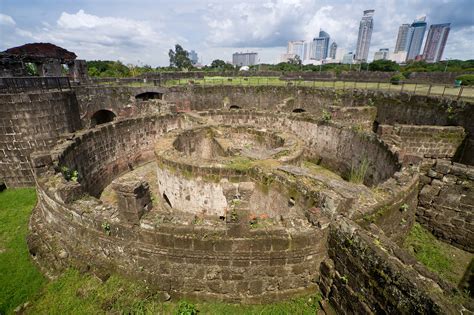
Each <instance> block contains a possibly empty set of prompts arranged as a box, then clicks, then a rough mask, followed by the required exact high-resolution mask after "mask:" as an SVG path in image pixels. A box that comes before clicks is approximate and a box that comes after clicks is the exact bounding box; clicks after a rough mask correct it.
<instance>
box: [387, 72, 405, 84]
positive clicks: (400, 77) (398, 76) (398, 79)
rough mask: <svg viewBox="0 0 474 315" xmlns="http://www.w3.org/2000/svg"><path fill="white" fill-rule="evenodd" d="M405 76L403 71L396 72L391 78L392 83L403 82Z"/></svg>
mask: <svg viewBox="0 0 474 315" xmlns="http://www.w3.org/2000/svg"><path fill="white" fill-rule="evenodd" d="M405 79H406V78H405V76H404V75H403V74H401V73H398V74H395V75H393V76H392V77H391V78H390V83H392V84H399V83H400V82H403V80H405Z"/></svg>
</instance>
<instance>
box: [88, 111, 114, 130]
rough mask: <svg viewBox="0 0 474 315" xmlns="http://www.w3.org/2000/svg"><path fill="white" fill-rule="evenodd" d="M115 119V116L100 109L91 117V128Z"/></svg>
mask: <svg viewBox="0 0 474 315" xmlns="http://www.w3.org/2000/svg"><path fill="white" fill-rule="evenodd" d="M114 119H115V114H114V113H113V112H112V111H110V110H106V109H101V110H99V111H97V112H95V113H94V115H92V117H91V127H95V126H97V125H101V124H105V123H108V122H111V121H113V120H114Z"/></svg>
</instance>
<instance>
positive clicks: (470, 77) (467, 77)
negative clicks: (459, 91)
mask: <svg viewBox="0 0 474 315" xmlns="http://www.w3.org/2000/svg"><path fill="white" fill-rule="evenodd" d="M456 80H461V81H462V82H461V85H474V74H463V75H459V76H457V77H456Z"/></svg>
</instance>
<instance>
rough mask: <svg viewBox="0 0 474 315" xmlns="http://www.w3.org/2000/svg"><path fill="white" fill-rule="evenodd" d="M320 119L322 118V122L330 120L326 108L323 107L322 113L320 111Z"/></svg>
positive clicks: (330, 117)
mask: <svg viewBox="0 0 474 315" xmlns="http://www.w3.org/2000/svg"><path fill="white" fill-rule="evenodd" d="M321 119H322V120H323V121H324V122H326V123H328V122H330V121H331V119H332V116H331V113H330V112H328V111H327V110H325V109H323V113H322V115H321Z"/></svg>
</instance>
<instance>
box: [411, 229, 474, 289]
mask: <svg viewBox="0 0 474 315" xmlns="http://www.w3.org/2000/svg"><path fill="white" fill-rule="evenodd" d="M405 247H406V248H407V249H408V250H409V251H411V252H412V253H413V254H414V256H415V257H416V258H417V259H418V261H420V262H421V263H422V264H424V265H425V266H426V267H427V268H428V269H429V270H431V271H433V272H435V273H437V274H439V275H440V276H441V277H442V278H444V279H445V280H447V281H449V282H451V283H453V284H455V285H457V284H458V283H459V282H460V281H461V279H462V277H463V275H464V272H465V271H466V270H467V267H468V266H469V263H470V262H471V259H473V258H474V254H471V253H468V252H465V251H463V250H461V249H458V248H456V247H454V246H452V245H449V244H447V243H444V242H441V241H439V240H438V239H436V237H435V236H433V235H432V234H431V233H430V232H429V231H428V230H426V229H425V228H423V227H422V226H421V225H420V224H419V223H415V224H414V225H413V228H412V230H411V231H410V233H409V234H408V237H407V239H406V240H405Z"/></svg>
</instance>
